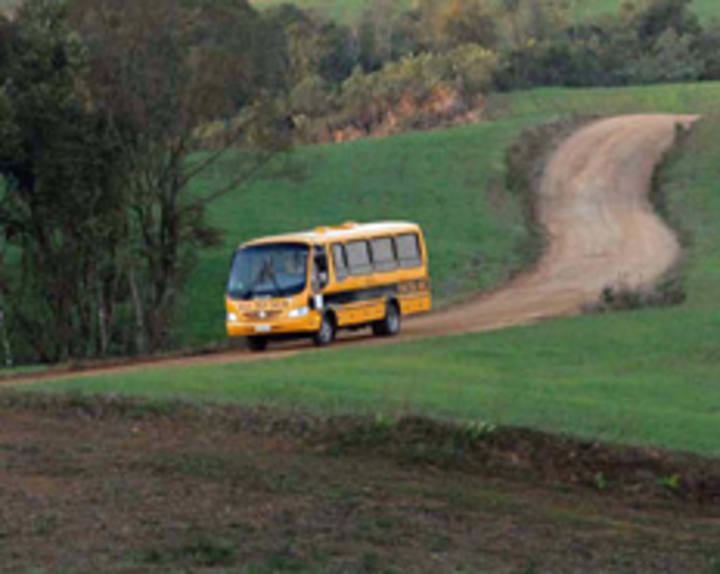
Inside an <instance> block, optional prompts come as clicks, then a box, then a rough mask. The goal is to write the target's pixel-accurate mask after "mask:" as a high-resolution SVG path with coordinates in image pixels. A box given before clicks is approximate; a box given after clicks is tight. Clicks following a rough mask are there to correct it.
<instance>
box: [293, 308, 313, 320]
mask: <svg viewBox="0 0 720 574" xmlns="http://www.w3.org/2000/svg"><path fill="white" fill-rule="evenodd" d="M309 312H310V307H307V306H305V307H298V308H297V309H290V311H288V317H290V319H298V318H300V317H305V315H307V314H308V313H309Z"/></svg>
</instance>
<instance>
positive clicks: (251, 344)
mask: <svg viewBox="0 0 720 574" xmlns="http://www.w3.org/2000/svg"><path fill="white" fill-rule="evenodd" d="M246 342H247V347H248V349H250V350H251V351H252V352H253V353H258V352H260V351H264V350H265V349H267V346H268V339H267V337H248V338H247V339H246Z"/></svg>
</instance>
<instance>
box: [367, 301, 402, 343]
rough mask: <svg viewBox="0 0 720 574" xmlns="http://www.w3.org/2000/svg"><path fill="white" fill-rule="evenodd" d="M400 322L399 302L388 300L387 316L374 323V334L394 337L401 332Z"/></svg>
mask: <svg viewBox="0 0 720 574" xmlns="http://www.w3.org/2000/svg"><path fill="white" fill-rule="evenodd" d="M400 323H401V319H400V308H399V307H398V304H397V302H396V301H388V303H387V306H386V307H385V317H383V318H382V319H381V320H380V321H377V322H376V323H373V325H372V330H373V334H374V335H378V336H381V337H394V336H395V335H397V334H398V333H400Z"/></svg>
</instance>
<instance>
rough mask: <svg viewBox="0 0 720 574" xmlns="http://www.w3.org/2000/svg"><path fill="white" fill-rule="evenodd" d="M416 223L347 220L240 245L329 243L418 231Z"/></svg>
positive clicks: (262, 238)
mask: <svg viewBox="0 0 720 574" xmlns="http://www.w3.org/2000/svg"><path fill="white" fill-rule="evenodd" d="M419 230H420V226H419V225H418V224H417V223H412V222H409V221H376V222H373V223H356V222H354V221H348V222H346V223H343V224H342V225H335V226H325V227H316V228H315V229H312V230H309V231H301V232H298V233H284V234H282V235H271V236H268V237H260V238H258V239H253V240H252V241H248V242H246V243H243V244H242V246H248V245H263V244H267V243H307V244H313V243H330V242H332V241H348V240H351V239H362V238H365V237H368V236H371V237H377V236H379V235H386V234H388V233H402V232H413V231H419Z"/></svg>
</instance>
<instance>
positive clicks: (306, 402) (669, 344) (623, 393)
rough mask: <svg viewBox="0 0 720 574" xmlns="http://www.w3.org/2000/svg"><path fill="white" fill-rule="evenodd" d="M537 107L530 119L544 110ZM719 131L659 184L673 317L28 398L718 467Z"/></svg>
mask: <svg viewBox="0 0 720 574" xmlns="http://www.w3.org/2000/svg"><path fill="white" fill-rule="evenodd" d="M707 88H709V87H708V86H706V87H704V88H703V89H707ZM668 89H669V88H668ZM678 89H680V88H679V87H673V88H672V89H671V91H670V92H665V93H666V95H667V94H669V93H674V91H675V90H678ZM620 92H622V91H620ZM555 93H556V94H559V95H562V93H561V92H560V93H558V92H555ZM613 93H615V94H617V93H618V92H615V91H613V92H606V91H603V92H602V93H601V94H597V98H598V99H600V98H602V99H604V100H605V101H607V100H608V98H609V96H610V95H612V94H613ZM646 94H649V92H648V93H646ZM685 95H686V96H687V97H686V98H685V100H686V101H687V102H688V105H693V106H694V107H695V109H701V108H703V105H702V98H698V97H697V95H698V94H697V92H695V96H694V97H693V96H691V95H690V94H689V93H688V94H685ZM586 96H587V97H589V95H587V94H586ZM526 97H530V96H526ZM533 97H534V96H533ZM653 98H657V92H655V93H654V96H653ZM651 99H652V98H651ZM580 100H581V101H582V98H580ZM620 101H623V100H622V98H620ZM678 101H679V100H678ZM519 103H521V102H519ZM526 103H527V102H526ZM534 105H535V106H536V109H537V107H541V105H542V102H540V101H539V100H537V101H535V102H534ZM636 105H637V106H638V107H641V106H640V105H638V104H637V102H636ZM675 105H676V104H673V103H672V102H671V101H668V103H667V105H666V109H668V110H669V111H675V110H673V109H672V108H673V107H674V106H675ZM525 109H527V108H525ZM705 109H712V105H710V106H707V105H706V106H705ZM718 129H720V120H719V119H718V118H715V117H710V118H707V119H705V120H702V121H701V122H700V123H699V124H698V125H697V127H696V129H695V130H694V131H693V133H692V134H691V136H690V137H689V139H688V140H687V141H686V142H685V143H684V144H683V145H682V147H681V149H680V151H679V152H678V153H677V154H676V155H675V156H674V157H673V158H672V160H671V161H670V162H669V164H668V166H667V167H665V168H664V169H663V170H662V171H661V176H660V177H659V181H661V182H663V185H662V189H663V190H664V194H663V197H664V205H665V209H666V212H667V217H668V219H669V220H670V221H671V222H672V223H673V224H674V226H675V227H676V228H678V229H680V230H681V231H683V236H686V235H687V231H688V230H689V231H690V232H691V233H692V236H693V239H692V242H691V243H689V244H688V248H687V249H688V251H687V259H686V264H685V268H684V276H685V278H686V279H685V288H686V291H687V296H688V301H687V303H685V304H684V305H682V306H679V307H674V308H670V309H657V310H652V309H651V310H643V311H636V312H632V313H620V314H613V315H606V316H583V317H578V318H574V319H566V320H560V321H553V322H549V323H543V324H538V325H535V326H532V327H529V328H522V329H510V330H505V331H501V332H494V333H486V334H478V335H466V336H460V337H446V338H442V339H430V340H424V341H416V342H412V343H404V344H399V345H395V346H387V347H384V348H383V349H382V352H378V350H377V348H374V347H365V348H355V349H337V350H333V351H330V352H324V353H322V355H318V354H317V353H306V354H303V355H301V356H297V357H291V358H287V359H283V360H281V361H268V362H262V363H251V364H250V363H243V364H236V365H232V364H225V365H215V366H196V367H190V368H188V367H183V368H182V369H174V370H173V369H155V370H150V371H145V372H139V373H133V374H129V373H124V374H122V375H117V376H115V377H102V376H95V377H87V378H83V379H78V380H75V381H72V380H70V381H63V382H57V383H46V384H42V385H37V386H33V387H32V388H33V389H34V390H42V389H47V390H53V391H66V390H73V391H78V390H83V391H86V392H101V393H102V392H105V391H106V389H108V388H112V390H113V393H122V394H134V395H140V394H142V395H147V396H151V397H155V398H163V397H164V398H167V397H179V396H180V397H187V398H193V399H195V400H220V401H231V402H242V403H271V404H280V405H284V406H289V407H293V408H296V407H302V408H305V409H311V410H321V411H335V412H337V411H340V412H347V411H370V412H382V413H385V414H387V415H390V416H392V415H393V414H395V413H397V412H406V411H408V410H409V411H412V412H422V413H427V414H430V415H433V416H445V417H452V418H460V419H472V420H477V419H484V420H490V421H492V422H499V423H505V424H515V425H517V424H519V425H528V426H533V427H538V428H543V429H548V430H553V431H564V432H569V433H571V434H575V435H580V436H583V437H600V438H603V439H606V440H614V441H620V442H629V443H644V444H652V445H662V446H666V447H671V448H677V449H685V450H692V451H696V452H700V453H705V454H711V455H716V456H718V455H720V442H719V441H718V439H717V437H718V436H720V417H718V416H717V413H718V412H720V387H719V386H718V385H716V384H715V383H714V381H715V379H716V374H717V372H718V370H720V356H718V354H717V349H718V348H719V347H720V334H719V331H718V329H717V324H718V321H720V316H719V315H718V311H717V305H716V297H717V293H718V292H720V273H718V271H717V270H718V269H720V255H718V254H720V231H719V230H720V226H718V221H720V187H719V186H720V184H719V183H718V181H717V178H716V176H715V174H716V166H717V163H718V161H720V143H718V141H717V138H716V134H717V130H718Z"/></svg>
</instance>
